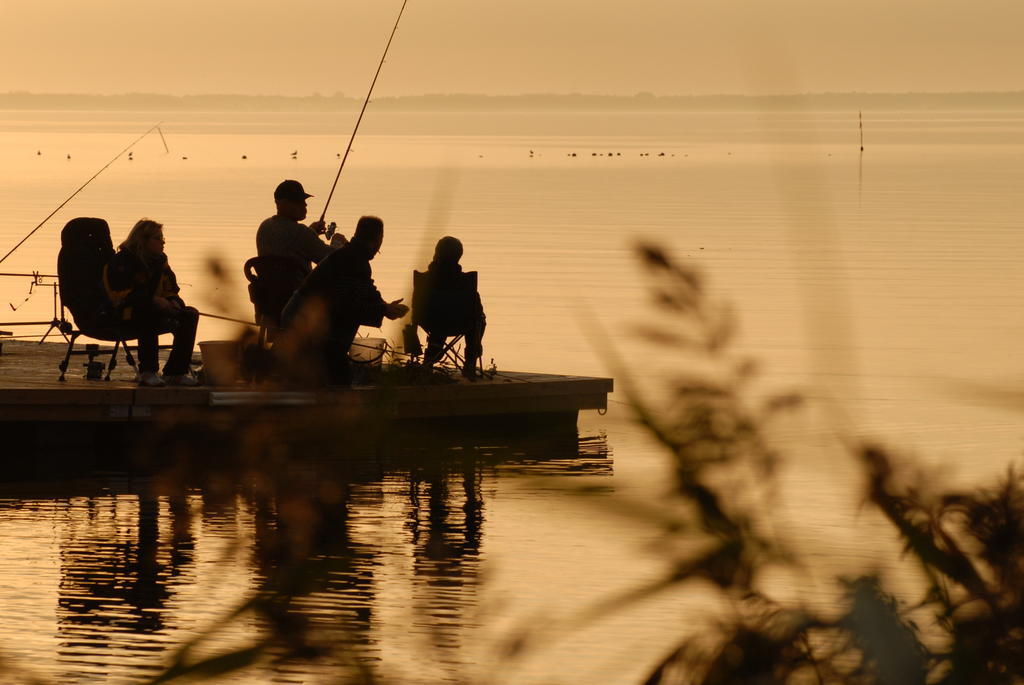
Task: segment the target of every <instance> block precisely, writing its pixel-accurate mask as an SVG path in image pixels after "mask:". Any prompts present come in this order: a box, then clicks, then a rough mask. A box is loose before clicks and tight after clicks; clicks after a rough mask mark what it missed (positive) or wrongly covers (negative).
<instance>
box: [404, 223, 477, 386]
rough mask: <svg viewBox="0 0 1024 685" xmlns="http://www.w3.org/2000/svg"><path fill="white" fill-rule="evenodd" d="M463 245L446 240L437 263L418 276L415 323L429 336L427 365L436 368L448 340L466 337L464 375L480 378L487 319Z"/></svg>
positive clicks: (439, 246) (440, 243)
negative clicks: (466, 267)
mask: <svg viewBox="0 0 1024 685" xmlns="http://www.w3.org/2000/svg"><path fill="white" fill-rule="evenodd" d="M460 259H462V243H461V242H460V241H459V239H458V238H453V237H451V236H445V237H443V238H441V239H440V240H438V241H437V245H436V246H435V247H434V260H433V261H432V262H430V265H429V266H428V267H427V271H426V273H424V274H417V275H414V277H413V278H414V286H413V289H414V296H413V323H414V324H416V325H417V326H419V327H420V328H422V329H423V330H425V331H426V332H427V350H426V352H425V354H424V357H423V361H424V363H425V364H426V365H427V366H432V365H433V364H435V363H436V362H437V361H438V360H439V359H440V358H441V356H442V354H443V353H444V346H445V342H446V340H447V339H448V338H449V337H451V336H455V335H463V336H465V344H466V347H465V360H464V362H463V366H462V375H463V376H465V377H467V378H475V377H476V367H477V363H478V362H479V361H480V357H482V356H483V353H484V349H483V345H482V340H483V337H484V329H485V328H486V327H487V317H486V316H484V307H483V304H482V303H481V301H480V293H479V292H477V281H476V272H475V271H469V272H464V271H463V270H462V266H461V265H460V264H459V260H460Z"/></svg>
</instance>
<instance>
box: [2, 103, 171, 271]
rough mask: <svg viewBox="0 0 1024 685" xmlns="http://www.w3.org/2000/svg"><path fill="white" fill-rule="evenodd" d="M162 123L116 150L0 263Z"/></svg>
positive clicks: (161, 135)
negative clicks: (126, 145) (112, 155)
mask: <svg viewBox="0 0 1024 685" xmlns="http://www.w3.org/2000/svg"><path fill="white" fill-rule="evenodd" d="M162 123H163V122H162V121H160V122H157V123H156V125H155V126H153V128H151V129H149V130H148V131H146V132H145V133H143V134H142V135H141V136H139V137H138V138H136V139H135V140H134V141H132V143H131V144H130V145H129V146H128V147H126V148H125V149H123V150H121V151H120V152H118V153H117V155H116V156H115V157H114V158H113V159H112V160H110V161H109V162H107V163H106V164H104V165H103V168H101V169H100V170H99V171H97V172H96V173H95V174H93V175H92V176H91V177H90V178H89V180H88V181H86V182H85V183H83V184H82V185H81V186H79V188H78V190H76V191H75V192H73V193H71V195H70V196H68V199H66V200H64V202H61V203H60V205H58V206H57V209H55V210H53V211H52V212H50V213H49V214H48V215H47V216H46V218H45V219H43V220H42V221H40V222H39V224H38V225H37V226H36V227H35V228H33V229H32V230H31V231H29V232H28V235H27V236H25V237H24V238H22V239H21V240H20V241H19V242H18V244H17V245H15V246H14V247H12V248H11V249H10V251H9V252H8V253H7V254H5V255H4V256H3V257H0V264H3V262H4V260H6V259H7V258H8V257H10V256H11V255H12V254H14V251H15V250H17V249H18V248H19V247H21V246H22V245H23V244H24V243H25V241H26V240H28V239H29V238H31V237H32V236H33V235H34V234H35V232H36V231H38V230H39V229H40V228H42V227H43V224H45V223H46V222H47V221H49V220H50V219H51V218H53V215H54V214H56V213H57V212H59V211H60V210H61V209H63V208H64V205H66V204H67V203H69V202H71V200H72V199H73V198H74V197H75V195H78V194H79V193H80V192H82V191H83V190H85V187H86V186H87V185H89V184H90V183H92V182H93V181H94V180H95V179H96V177H97V176H99V175H100V174H102V173H103V172H104V171H106V170H107V167H109V166H110V165H111V164H113V163H114V162H116V161H117V160H118V159H120V157H121V155H123V154H124V153H126V152H128V151H129V150H131V149H132V148H133V147H135V145H136V143H138V142H139V141H140V140H142V139H143V138H145V137H146V136H148V135H149V134H150V133H152V132H153V131H157V130H159V129H160V124H162ZM163 135H164V134H163V132H162V131H161V132H160V138H161V139H162V138H163ZM164 146H165V147H166V146H167V143H164Z"/></svg>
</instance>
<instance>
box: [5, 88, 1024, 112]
mask: <svg viewBox="0 0 1024 685" xmlns="http://www.w3.org/2000/svg"><path fill="white" fill-rule="evenodd" d="M372 102H373V107H374V108H375V109H377V110H384V111H396V112H402V111H413V112H417V111H438V112H500V111H627V112H629V111H631V112H642V111H714V110H751V111H759V110H780V111H785V110H807V109H822V110H864V109H876V110H877V109H888V110H892V109H1000V110H1024V90H1021V91H1011V92H991V93H989V92H977V93H808V94H800V95H654V94H651V93H638V94H636V95H585V94H577V93H573V94H564V95H562V94H533V95H478V94H464V93H453V94H433V95H405V96H387V97H378V98H374V99H373V100H372ZM361 105H362V99H361V98H355V97H350V96H346V95H342V94H340V93H339V94H335V95H330V96H323V95H310V96H303V97H293V96H283V95H160V94H156V93H125V94H121V95H85V94H73V93H49V94H48V93H26V92H11V93H0V110H14V111H17V110H78V111H81V110H98V111H196V112H202V111H207V112H208V111H228V112H246V111H251V112H340V111H350V110H358V109H359V107H360V106H361Z"/></svg>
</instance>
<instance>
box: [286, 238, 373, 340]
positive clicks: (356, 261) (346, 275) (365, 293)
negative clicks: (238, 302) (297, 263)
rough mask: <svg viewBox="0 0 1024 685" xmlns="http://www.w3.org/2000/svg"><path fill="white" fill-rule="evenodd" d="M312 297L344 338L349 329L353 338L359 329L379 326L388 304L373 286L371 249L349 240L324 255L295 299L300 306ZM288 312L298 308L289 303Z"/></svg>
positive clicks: (300, 287) (303, 283)
mask: <svg viewBox="0 0 1024 685" xmlns="http://www.w3.org/2000/svg"><path fill="white" fill-rule="evenodd" d="M313 297H319V298H322V299H323V300H324V301H325V302H326V303H327V311H328V315H329V316H330V319H331V329H332V330H333V331H343V332H344V335H345V336H347V331H348V329H352V331H353V332H352V335H354V334H355V330H354V329H355V328H358V327H359V326H374V327H380V325H381V324H382V323H383V322H384V309H385V307H386V305H387V303H386V302H385V301H384V298H383V297H381V294H380V292H379V291H378V290H377V288H376V286H375V285H374V284H373V271H372V269H371V268H370V250H369V248H368V247H367V246H366V245H365V244H363V243H362V241H359V240H352V241H351V242H349V243H348V244H347V245H344V246H343V247H341V248H339V249H337V250H335V251H334V252H332V253H331V254H329V255H327V256H326V257H325V258H324V259H323V261H321V262H320V263H319V264H317V265H316V268H315V269H313V272H312V273H310V274H309V276H307V277H306V280H305V281H303V282H302V285H301V286H299V289H298V291H297V292H296V293H295V298H294V299H295V300H296V301H297V302H296V304H298V305H299V306H301V303H303V302H306V301H308V300H309V299H310V298H313ZM288 309H289V310H290V312H289V313H291V312H294V311H297V309H298V307H293V306H292V305H291V304H289V306H288ZM286 318H287V315H286ZM332 337H336V335H333V334H332Z"/></svg>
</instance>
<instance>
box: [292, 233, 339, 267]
mask: <svg viewBox="0 0 1024 685" xmlns="http://www.w3.org/2000/svg"><path fill="white" fill-rule="evenodd" d="M292 244H293V245H294V246H295V250H296V252H298V253H299V254H301V255H302V256H303V257H304V258H305V259H308V260H309V261H311V262H313V263H319V262H320V261H321V260H322V259H323V258H324V257H326V256H327V255H329V254H331V253H332V252H334V251H335V250H336V249H338V247H340V246H341V243H339V244H337V245H335V244H333V241H332V244H331V245H328V244H327V243H325V242H324V241H322V240H320V238H319V237H317V234H316V231H315V230H313V229H311V228H306V227H305V226H303V225H302V224H299V225H298V226H296V227H295V235H294V237H293V239H292Z"/></svg>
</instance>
